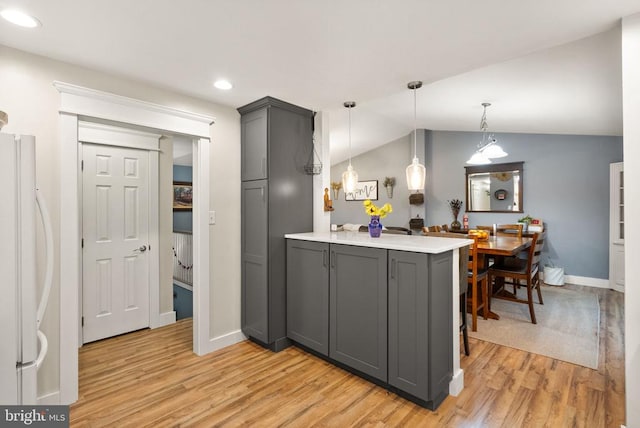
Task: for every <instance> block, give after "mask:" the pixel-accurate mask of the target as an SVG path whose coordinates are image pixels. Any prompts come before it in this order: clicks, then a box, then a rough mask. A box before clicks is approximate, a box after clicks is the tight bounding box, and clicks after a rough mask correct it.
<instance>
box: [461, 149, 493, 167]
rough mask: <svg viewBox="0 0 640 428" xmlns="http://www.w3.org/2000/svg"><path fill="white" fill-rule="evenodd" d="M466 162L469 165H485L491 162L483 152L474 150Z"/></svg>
mask: <svg viewBox="0 0 640 428" xmlns="http://www.w3.org/2000/svg"><path fill="white" fill-rule="evenodd" d="M467 163H468V164H469V165H486V164H489V163H491V159H489V158H488V157H486V156H485V155H484V153H482V152H480V151H478V152H475V153H474V154H473V156H471V158H469V160H468V161H467Z"/></svg>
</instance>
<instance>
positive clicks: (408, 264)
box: [388, 251, 453, 409]
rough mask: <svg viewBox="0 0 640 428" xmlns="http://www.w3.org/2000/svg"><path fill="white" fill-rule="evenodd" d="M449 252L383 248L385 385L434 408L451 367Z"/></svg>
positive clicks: (444, 393) (443, 392)
mask: <svg viewBox="0 0 640 428" xmlns="http://www.w3.org/2000/svg"><path fill="white" fill-rule="evenodd" d="M451 264H452V253H451V251H449V252H447V253H444V254H421V253H411V252H404V251H389V332H388V335H389V381H388V382H389V384H390V385H392V386H394V387H396V388H397V389H398V390H400V391H402V392H406V393H409V394H411V395H412V396H414V397H416V398H418V399H419V400H420V401H421V402H422V404H424V405H426V406H427V407H429V408H431V409H434V408H436V407H437V406H438V405H439V404H440V402H441V401H442V400H443V399H444V398H445V397H446V396H447V394H448V391H449V381H450V380H451V376H452V371H453V362H452V361H453V355H452V347H453V343H452V335H451V331H452V328H453V326H452V322H453V321H452V308H451V305H452V300H451V299H452V289H451V288H452V287H451V276H452V270H451V269H452V268H451Z"/></svg>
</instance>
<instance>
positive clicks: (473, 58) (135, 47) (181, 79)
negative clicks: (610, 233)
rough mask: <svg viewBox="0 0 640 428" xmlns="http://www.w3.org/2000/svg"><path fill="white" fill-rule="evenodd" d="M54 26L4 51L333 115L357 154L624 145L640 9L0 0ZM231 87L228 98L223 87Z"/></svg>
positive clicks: (488, 3)
mask: <svg viewBox="0 0 640 428" xmlns="http://www.w3.org/2000/svg"><path fill="white" fill-rule="evenodd" d="M10 6H15V7H18V8H20V9H22V10H25V11H27V12H29V13H31V14H32V15H34V16H35V17H37V18H38V19H39V20H40V21H41V22H42V26H41V27H39V28H37V29H35V30H26V29H22V28H18V27H14V26H12V25H11V24H9V23H7V22H4V21H2V22H0V43H2V44H4V45H7V46H10V47H14V48H17V49H21V50H24V51H28V52H33V53H36V54H40V55H44V56H47V57H51V58H54V59H58V60H62V61H66V62H70V63H74V64H78V65H81V66H85V67H89V68H92V69H96V70H100V71H104V72H106V73H110V74H114V75H119V76H124V77H128V78H133V79H138V80H142V81H146V82H148V83H151V84H153V85H157V86H160V87H164V88H167V89H171V90H175V91H179V92H182V93H185V94H189V95H192V96H195V97H199V98H203V99H206V100H210V101H213V102H216V103H220V104H223V105H228V106H231V107H238V106H241V105H244V104H246V103H249V102H251V101H253V100H255V99H257V98H260V97H262V96H265V95H271V96H274V97H277V98H281V99H283V100H285V101H288V102H291V103H294V104H298V105H301V106H304V107H307V108H310V109H313V110H322V111H325V112H327V113H328V114H329V117H330V126H331V146H332V149H331V150H332V160H333V161H334V162H335V161H339V160H342V159H344V158H345V156H346V151H345V149H344V148H345V143H346V135H347V132H346V126H345V125H346V118H347V113H346V111H345V109H344V108H342V102H343V101H346V100H355V101H357V102H358V107H356V109H354V110H353V112H352V117H353V121H352V124H353V126H352V135H353V145H354V149H353V152H354V154H355V153H358V152H361V151H365V150H368V149H369V148H371V147H374V146H376V145H379V144H383V143H385V142H388V141H390V140H392V139H394V138H397V137H399V136H401V135H406V134H407V133H408V132H409V131H410V130H411V129H412V128H413V98H412V94H411V91H409V90H408V89H407V88H406V84H407V82H409V81H411V80H422V81H424V83H425V86H424V87H423V88H422V89H420V90H419V91H418V93H417V95H418V121H417V123H418V127H420V128H427V129H438V130H469V131H476V130H478V129H479V120H480V115H481V113H482V108H481V106H480V103H481V102H484V101H487V102H491V103H492V104H493V105H492V106H491V107H490V109H489V111H488V122H489V128H490V130H492V131H496V132H499V131H510V132H533V133H564V134H595V135H621V133H622V113H621V111H622V108H621V93H622V90H621V85H622V83H621V76H620V70H621V65H620V34H619V30H618V26H619V21H620V18H621V17H624V16H628V15H631V14H634V13H636V12H640V0H617V1H615V2H604V1H602V0H542V1H536V2H520V1H517V2H516V1H507V0H484V1H482V2H469V1H462V0H453V1H447V2H442V1H434V0H404V1H394V2H390V1H383V0H349V1H339V0H320V1H300V0H272V1H264V0H245V1H237V0H235V1H234V0H225V1H221V0H182V1H179V2H177V1H171V0H136V1H131V0H109V1H107V0H96V1H78V0H56V1H50V0H23V1H17V0H0V8H5V7H10ZM219 78H225V79H228V80H230V81H231V82H232V83H233V85H234V88H233V89H232V90H230V91H226V92H223V91H220V90H218V89H215V88H214V87H213V85H212V84H213V82H214V81H215V80H216V79H219Z"/></svg>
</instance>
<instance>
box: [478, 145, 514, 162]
mask: <svg viewBox="0 0 640 428" xmlns="http://www.w3.org/2000/svg"><path fill="white" fill-rule="evenodd" d="M482 154H483V155H485V156H486V157H488V158H489V159H495V158H503V157H505V156H508V155H509V154H508V153H507V152H505V151H504V150H502V147H500V146H499V145H497V144H496V143H490V144H489V145H488V146H486V147H485V148H484V149H482Z"/></svg>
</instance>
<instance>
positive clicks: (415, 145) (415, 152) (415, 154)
mask: <svg viewBox="0 0 640 428" xmlns="http://www.w3.org/2000/svg"><path fill="white" fill-rule="evenodd" d="M416 98H417V96H416V88H415V87H414V88H413V157H414V158H417V157H418V142H417V138H418V135H417V134H418V120H417V118H416V117H417V113H416V112H417V110H418V104H417V101H416Z"/></svg>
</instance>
